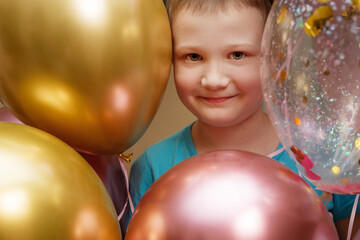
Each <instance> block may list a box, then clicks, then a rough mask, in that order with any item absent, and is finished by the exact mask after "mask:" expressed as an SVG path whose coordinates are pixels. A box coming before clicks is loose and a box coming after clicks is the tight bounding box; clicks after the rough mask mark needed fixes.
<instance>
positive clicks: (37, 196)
mask: <svg viewBox="0 0 360 240" xmlns="http://www.w3.org/2000/svg"><path fill="white" fill-rule="evenodd" d="M0 133H1V134H0V239H3V240H24V239H39V240H40V239H52V240H56V239H59V240H90V239H91V240H119V239H121V234H120V228H119V225H118V221H117V216H116V212H115V209H114V206H113V204H112V201H111V199H110V197H109V195H108V193H107V191H106V189H105V187H104V185H103V184H102V182H101V180H100V179H99V177H98V176H97V175H96V173H95V172H94V171H93V170H92V168H91V167H90V165H89V164H88V163H87V162H86V161H85V160H84V159H83V158H82V157H81V156H80V155H79V154H78V153H77V152H75V151H74V150H73V149H72V148H71V147H70V146H68V145H66V144H65V143H64V142H62V141H60V140H59V139H57V138H56V137H54V136H51V135H50V134H48V133H45V132H43V131H41V130H39V129H36V128H32V127H29V126H25V125H21V124H16V123H8V122H0Z"/></svg>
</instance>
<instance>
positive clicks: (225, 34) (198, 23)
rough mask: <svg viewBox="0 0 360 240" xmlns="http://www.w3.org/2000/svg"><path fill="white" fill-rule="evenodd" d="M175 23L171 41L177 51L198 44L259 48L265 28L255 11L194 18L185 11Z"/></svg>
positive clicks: (251, 9)
mask: <svg viewBox="0 0 360 240" xmlns="http://www.w3.org/2000/svg"><path fill="white" fill-rule="evenodd" d="M249 18H251V21H249ZM174 20H175V21H173V25H172V27H173V39H174V45H175V46H176V47H177V48H181V47H182V46H185V47H188V46H193V45H194V46H197V45H199V42H200V43H201V44H200V45H202V43H209V44H210V42H213V43H216V44H220V43H221V45H222V46H225V45H226V46H230V45H239V44H255V45H258V44H259V41H260V39H261V36H262V31H263V27H264V23H263V21H262V17H261V15H260V13H257V12H256V10H255V9H254V8H248V9H242V10H236V9H230V10H229V11H228V12H218V13H215V14H213V13H206V14H204V15H199V14H194V13H192V12H189V11H188V10H186V9H184V10H182V11H180V12H179V14H178V16H176V18H175V19H174ZM209 46H210V45H208V47H209ZM216 47H219V45H217V46H216Z"/></svg>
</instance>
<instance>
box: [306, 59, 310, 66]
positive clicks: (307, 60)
mask: <svg viewBox="0 0 360 240" xmlns="http://www.w3.org/2000/svg"><path fill="white" fill-rule="evenodd" d="M308 66H310V61H309V59H306V61H305V67H308Z"/></svg>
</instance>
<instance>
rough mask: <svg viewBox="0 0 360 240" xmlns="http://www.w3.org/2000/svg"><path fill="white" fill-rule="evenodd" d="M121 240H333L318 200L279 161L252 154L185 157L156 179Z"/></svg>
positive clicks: (300, 179)
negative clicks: (123, 239)
mask: <svg viewBox="0 0 360 240" xmlns="http://www.w3.org/2000/svg"><path fill="white" fill-rule="evenodd" d="M125 239H126V240H140V239H141V240H147V239H157V240H163V239H164V240H165V239H174V240H178V239H187V240H193V239H194V240H195V239H196V240H205V239H206V240H215V239H216V240H218V239H219V240H220V239H227V240H238V239H247V240H250V239H251V240H263V239H266V240H279V239H292V240H325V239H326V240H332V239H338V237H337V232H336V230H335V227H334V225H333V223H332V221H331V219H330V217H329V214H328V213H327V211H326V209H325V207H324V205H323V204H322V202H321V200H320V198H319V197H318V196H317V194H316V193H315V191H314V190H313V189H312V188H311V187H310V186H309V185H308V184H307V183H306V182H305V181H304V180H303V179H302V178H301V177H300V176H298V175H296V174H295V173H294V172H292V171H291V170H290V169H289V168H287V167H285V166H284V165H283V164H281V163H279V162H276V161H275V160H272V159H270V158H267V157H263V156H260V155H256V154H254V153H250V152H241V151H230V150H222V151H215V152H209V153H205V154H201V155H196V156H194V157H191V158H189V159H187V160H185V161H183V162H181V163H179V164H177V165H176V166H174V167H173V168H171V169H170V170H169V171H167V172H166V173H165V174H164V175H162V176H161V177H160V178H159V179H157V180H156V181H155V182H154V183H153V185H152V186H151V187H150V188H149V190H148V191H147V192H146V193H145V195H144V196H143V198H142V199H141V200H140V202H139V204H138V205H137V207H136V209H135V212H134V215H133V217H132V218H131V220H130V223H129V227H128V230H127V235H126V237H125Z"/></svg>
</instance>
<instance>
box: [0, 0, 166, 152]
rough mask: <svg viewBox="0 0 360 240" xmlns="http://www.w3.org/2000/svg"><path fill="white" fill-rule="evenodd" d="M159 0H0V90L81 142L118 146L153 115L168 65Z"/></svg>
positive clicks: (51, 128)
mask: <svg viewBox="0 0 360 240" xmlns="http://www.w3.org/2000/svg"><path fill="white" fill-rule="evenodd" d="M171 53H172V48H171V31H170V24H169V20H168V17H167V14H166V10H165V7H164V4H163V1H161V0H29V1H23V0H1V1H0V98H1V100H2V101H3V102H4V104H5V105H6V106H7V107H9V108H10V109H11V110H12V111H13V112H14V113H15V115H16V116H17V117H18V118H19V119H20V120H21V121H23V122H24V123H25V124H28V125H31V126H35V127H37V128H39V129H42V130H44V131H46V132H49V133H51V134H52V135H55V136H56V137H58V138H60V139H61V140H63V141H65V142H66V143H68V144H69V145H71V146H72V147H74V148H76V149H77V150H80V151H83V152H89V153H95V154H115V153H120V152H123V151H125V150H126V149H128V148H129V147H130V146H131V145H133V144H134V143H135V142H136V141H137V140H138V139H139V138H140V137H141V136H142V134H143V133H144V132H145V130H146V128H147V127H148V125H149V124H150V122H151V120H152V119H153V116H154V115H155V112H156V110H157V108H158V105H159V103H160V101H161V98H162V95H163V92H164V90H165V87H166V83H167V80H168V77H169V73H170V67H171Z"/></svg>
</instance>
